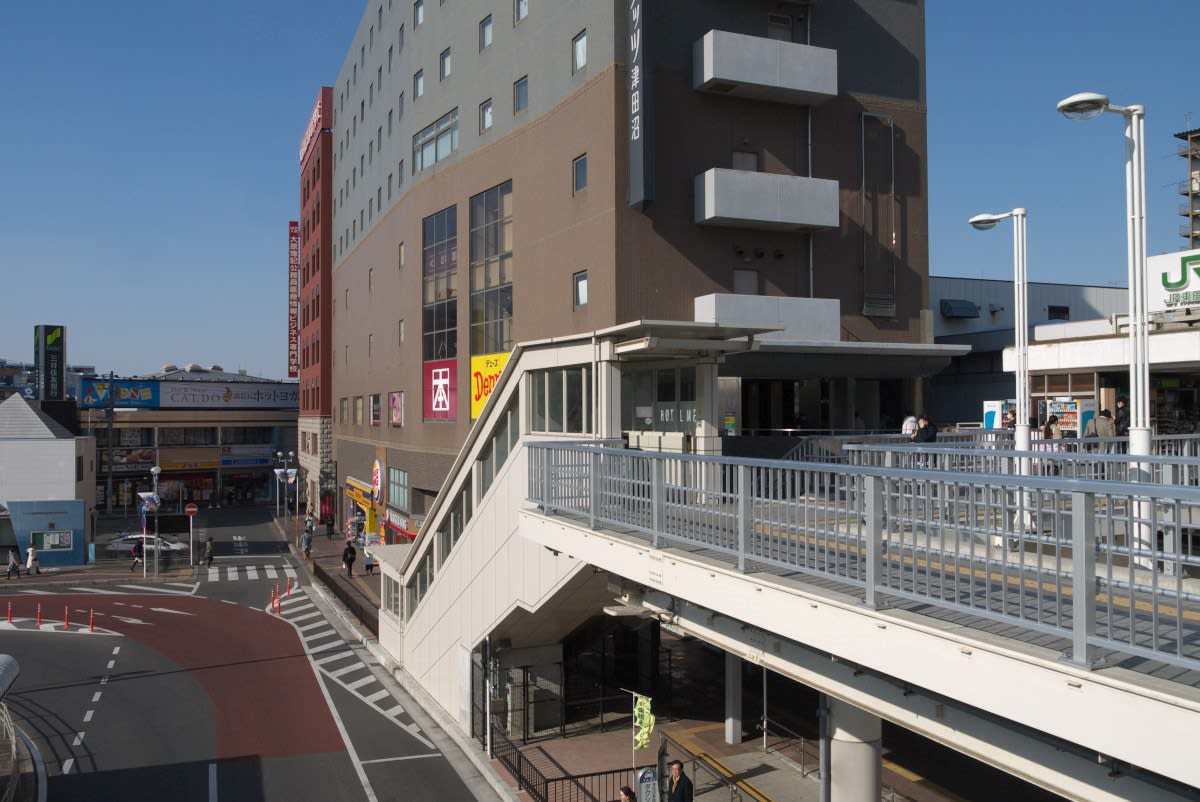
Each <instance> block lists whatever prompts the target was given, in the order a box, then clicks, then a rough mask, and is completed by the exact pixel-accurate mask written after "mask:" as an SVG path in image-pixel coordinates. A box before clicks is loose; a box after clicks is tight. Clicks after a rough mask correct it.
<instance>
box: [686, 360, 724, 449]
mask: <svg viewBox="0 0 1200 802" xmlns="http://www.w3.org/2000/svg"><path fill="white" fill-rule="evenodd" d="M692 450H693V451H694V453H696V454H720V453H721V409H720V404H719V403H718V402H717V365H716V363H715V362H701V363H699V364H697V365H696V433H695V435H693V437H692Z"/></svg>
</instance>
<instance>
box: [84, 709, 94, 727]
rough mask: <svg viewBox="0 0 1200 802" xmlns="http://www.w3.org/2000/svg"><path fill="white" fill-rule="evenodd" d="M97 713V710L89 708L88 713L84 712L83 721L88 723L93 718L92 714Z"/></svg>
mask: <svg viewBox="0 0 1200 802" xmlns="http://www.w3.org/2000/svg"><path fill="white" fill-rule="evenodd" d="M95 713H96V711H95V710H89V711H87V712H86V713H84V714H83V723H84V724H87V723H88V722H89V721H91V720H92V716H93V715H95Z"/></svg>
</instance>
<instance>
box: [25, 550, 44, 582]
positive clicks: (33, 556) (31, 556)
mask: <svg viewBox="0 0 1200 802" xmlns="http://www.w3.org/2000/svg"><path fill="white" fill-rule="evenodd" d="M25 554H26V557H25V574H26V575H27V576H28V575H29V574H40V573H41V572H42V568H41V566H40V565H38V556H37V549H35V548H34V547H33V544H32V543H30V544H29V548H28V549H26V550H25Z"/></svg>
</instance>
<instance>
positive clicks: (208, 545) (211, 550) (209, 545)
mask: <svg viewBox="0 0 1200 802" xmlns="http://www.w3.org/2000/svg"><path fill="white" fill-rule="evenodd" d="M216 550H217V544H216V543H214V542H213V539H212V535H209V536H208V540H206V541H204V561H205V562H206V563H207V564H208V567H209V568H212V564H213V557H214V556H215V552H216Z"/></svg>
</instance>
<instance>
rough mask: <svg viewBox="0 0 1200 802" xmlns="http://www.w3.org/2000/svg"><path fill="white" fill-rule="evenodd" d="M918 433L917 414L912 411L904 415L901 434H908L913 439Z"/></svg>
mask: <svg viewBox="0 0 1200 802" xmlns="http://www.w3.org/2000/svg"><path fill="white" fill-rule="evenodd" d="M916 433H917V416H916V415H913V414H912V413H911V412H910V413H909V414H907V415H905V416H904V422H903V423H901V424H900V434H903V435H907V436H908V439H909V440H911V439H912V436H913V435H914V434H916Z"/></svg>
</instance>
